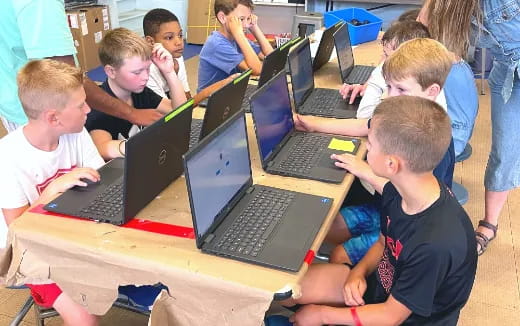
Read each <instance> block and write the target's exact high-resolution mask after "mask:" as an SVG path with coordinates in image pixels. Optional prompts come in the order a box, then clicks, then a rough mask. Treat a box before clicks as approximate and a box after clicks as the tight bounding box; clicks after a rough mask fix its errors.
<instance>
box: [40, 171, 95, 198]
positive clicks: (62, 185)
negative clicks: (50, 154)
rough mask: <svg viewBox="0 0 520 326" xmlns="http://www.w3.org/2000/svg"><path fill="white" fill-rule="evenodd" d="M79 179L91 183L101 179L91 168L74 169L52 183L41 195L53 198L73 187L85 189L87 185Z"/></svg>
mask: <svg viewBox="0 0 520 326" xmlns="http://www.w3.org/2000/svg"><path fill="white" fill-rule="evenodd" d="M81 179H88V180H90V181H92V182H98V181H99V180H100V179H101V177H100V175H99V172H98V171H96V170H94V169H92V168H75V169H74V170H72V171H70V172H69V173H67V174H64V175H62V176H61V177H59V178H57V179H55V180H54V181H52V182H51V183H50V184H49V185H48V186H47V188H45V191H44V192H43V193H42V195H44V194H45V195H46V196H55V195H56V194H58V193H61V192H65V191H66V190H68V189H70V188H72V187H74V186H80V187H86V186H87V185H88V184H87V183H86V182H84V181H82V180H81Z"/></svg>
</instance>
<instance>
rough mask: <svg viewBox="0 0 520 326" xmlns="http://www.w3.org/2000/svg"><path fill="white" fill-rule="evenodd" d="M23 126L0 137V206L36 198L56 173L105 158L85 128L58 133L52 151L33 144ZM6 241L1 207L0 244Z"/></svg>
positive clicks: (19, 204) (96, 165)
mask: <svg viewBox="0 0 520 326" xmlns="http://www.w3.org/2000/svg"><path fill="white" fill-rule="evenodd" d="M23 129H24V128H23V127H20V128H18V129H16V130H15V131H13V132H11V133H9V134H8V135H6V136H5V137H3V138H2V139H0V153H2V158H1V159H0V180H1V183H0V208H17V207H22V206H25V205H27V204H29V205H31V204H32V203H33V202H34V201H36V200H37V199H38V198H39V197H40V194H41V193H42V192H43V191H44V190H45V188H46V187H47V186H48V185H49V184H50V183H51V182H52V181H53V180H54V179H56V178H58V177H59V176H61V175H63V174H65V173H67V172H70V171H71V170H72V169H74V168H76V167H91V168H93V169H98V168H99V167H101V166H102V165H103V164H105V162H104V161H103V159H102V158H101V156H100V155H99V153H98V151H97V149H96V147H95V146H94V143H93V142H92V138H90V135H89V134H88V132H87V130H86V129H85V128H83V131H81V132H80V133H77V134H66V135H63V136H61V137H60V139H59V144H58V147H57V148H56V149H55V150H54V151H52V152H46V151H42V150H40V149H37V148H35V147H34V146H32V145H31V144H30V143H29V141H28V140H27V138H25V135H24V133H23ZM6 241H7V225H6V223H5V219H4V216H3V214H2V212H1V209H0V248H2V247H5V244H6Z"/></svg>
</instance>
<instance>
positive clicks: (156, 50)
mask: <svg viewBox="0 0 520 326" xmlns="http://www.w3.org/2000/svg"><path fill="white" fill-rule="evenodd" d="M152 62H153V63H154V64H155V65H156V66H157V68H159V70H160V71H161V73H162V74H163V75H165V74H170V73H172V72H175V70H174V69H175V68H174V62H173V57H172V54H171V53H170V52H169V51H168V50H166V49H165V48H164V46H163V45H162V44H161V43H155V44H154V45H153V50H152ZM177 65H178V64H177Z"/></svg>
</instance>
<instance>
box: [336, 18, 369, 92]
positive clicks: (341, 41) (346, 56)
mask: <svg viewBox="0 0 520 326" xmlns="http://www.w3.org/2000/svg"><path fill="white" fill-rule="evenodd" d="M334 44H335V46H336V53H337V55H338V64H339V72H340V75H341V80H342V81H343V82H344V83H346V84H364V83H366V82H367V80H368V78H369V77H370V74H371V73H372V71H373V70H374V68H375V67H372V66H361V65H354V54H353V53H352V46H351V45H350V36H349V34H348V28H347V24H343V25H342V26H340V27H339V28H338V30H337V31H336V32H335V33H334Z"/></svg>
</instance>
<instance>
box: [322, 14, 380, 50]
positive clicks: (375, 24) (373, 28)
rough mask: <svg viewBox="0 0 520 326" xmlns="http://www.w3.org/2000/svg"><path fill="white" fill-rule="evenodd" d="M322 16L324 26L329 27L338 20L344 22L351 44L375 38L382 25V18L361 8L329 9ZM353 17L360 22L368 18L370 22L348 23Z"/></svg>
mask: <svg viewBox="0 0 520 326" xmlns="http://www.w3.org/2000/svg"><path fill="white" fill-rule="evenodd" d="M323 18H324V20H325V27H326V28H329V27H330V26H332V25H334V24H336V23H337V22H338V21H340V20H343V21H344V22H346V23H347V27H348V33H349V36H350V44H351V45H356V44H360V43H365V42H370V41H373V40H375V39H377V35H378V34H379V30H381V25H383V20H382V19H381V18H379V17H377V16H375V15H373V14H371V13H370V12H368V11H366V10H365V9H362V8H346V9H341V10H334V11H329V12H326V13H325V14H324V15H323ZM354 18H355V19H357V20H359V21H360V22H362V21H364V20H368V21H369V22H370V23H368V24H365V25H361V26H354V25H352V24H350V23H349V22H350V21H351V20H352V19H354Z"/></svg>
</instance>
